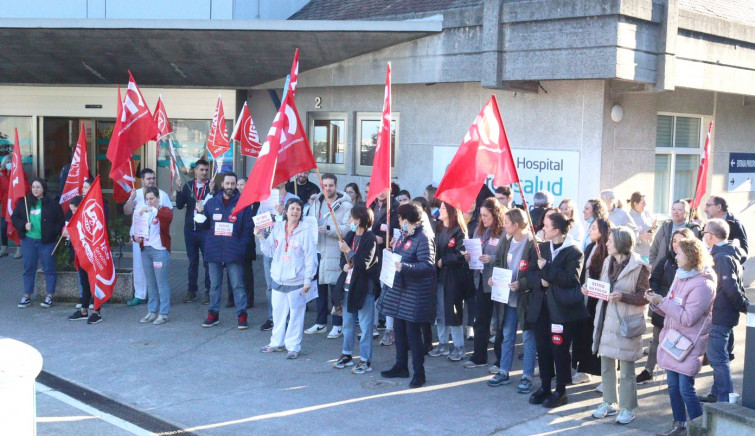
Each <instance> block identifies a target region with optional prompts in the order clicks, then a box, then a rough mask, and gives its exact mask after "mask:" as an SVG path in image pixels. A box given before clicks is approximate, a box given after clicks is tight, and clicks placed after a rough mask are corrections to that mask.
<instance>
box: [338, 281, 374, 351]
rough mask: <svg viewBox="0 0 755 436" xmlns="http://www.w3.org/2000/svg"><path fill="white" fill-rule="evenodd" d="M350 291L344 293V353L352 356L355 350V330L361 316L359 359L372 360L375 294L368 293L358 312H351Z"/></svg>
mask: <svg viewBox="0 0 755 436" xmlns="http://www.w3.org/2000/svg"><path fill="white" fill-rule="evenodd" d="M348 300H349V293H348V291H347V292H344V293H343V330H342V332H343V350H342V351H341V352H342V353H343V354H348V355H349V356H351V355H352V354H353V350H354V330H355V329H356V318H357V316H358V317H359V328H360V329H361V330H362V338H361V339H360V340H359V355H360V357H359V360H361V361H362V362H372V328H373V327H374V326H373V324H374V323H375V296H374V295H373V294H372V293H367V295H366V296H365V297H364V305H363V306H362V308H361V309H360V310H359V311H358V312H357V313H356V314H354V313H351V312H349V307H348V304H349V303H348Z"/></svg>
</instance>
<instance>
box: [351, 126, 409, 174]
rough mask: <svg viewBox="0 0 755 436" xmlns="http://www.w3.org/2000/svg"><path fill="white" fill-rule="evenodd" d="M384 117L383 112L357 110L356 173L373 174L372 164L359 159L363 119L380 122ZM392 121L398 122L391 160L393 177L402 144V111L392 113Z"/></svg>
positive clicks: (355, 138) (355, 137) (355, 139)
mask: <svg viewBox="0 0 755 436" xmlns="http://www.w3.org/2000/svg"><path fill="white" fill-rule="evenodd" d="M382 117H383V113H382V112H357V113H356V116H355V121H354V124H355V127H356V130H355V131H354V174H355V175H358V176H367V177H369V176H371V175H372V165H362V164H361V163H360V162H359V161H360V159H361V152H362V150H361V144H360V141H361V140H362V121H377V122H380V120H381V119H382ZM391 121H392V122H394V121H395V122H396V135H395V144H394V147H393V148H394V150H393V154H394V155H393V156H391V160H392V161H393V165H391V178H394V177H395V174H396V165H395V163H396V162H397V161H398V159H397V156H398V153H399V146H400V144H401V141H400V139H399V138H400V134H401V113H400V112H392V113H391Z"/></svg>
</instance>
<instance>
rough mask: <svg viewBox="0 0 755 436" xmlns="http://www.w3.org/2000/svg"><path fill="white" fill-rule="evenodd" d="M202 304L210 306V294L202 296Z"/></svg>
mask: <svg viewBox="0 0 755 436" xmlns="http://www.w3.org/2000/svg"><path fill="white" fill-rule="evenodd" d="M202 304H204V305H208V304H210V294H204V295H202Z"/></svg>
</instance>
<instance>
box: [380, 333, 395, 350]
mask: <svg viewBox="0 0 755 436" xmlns="http://www.w3.org/2000/svg"><path fill="white" fill-rule="evenodd" d="M395 341H396V337H395V336H394V334H393V330H388V329H385V333H383V339H381V340H380V345H382V346H384V347H388V346H391V345H393V343H394V342H395Z"/></svg>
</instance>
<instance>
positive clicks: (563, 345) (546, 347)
mask: <svg viewBox="0 0 755 436" xmlns="http://www.w3.org/2000/svg"><path fill="white" fill-rule="evenodd" d="M551 323H552V321H551V319H550V314H549V313H548V306H547V304H546V302H545V301H543V304H542V306H541V307H540V317H539V318H538V320H537V323H535V341H536V342H537V361H538V365H539V367H540V381H541V383H542V385H543V387H544V388H545V390H546V391H550V390H551V381H552V380H553V378H554V377H555V378H556V390H557V391H559V392H565V391H566V385H568V384H570V383H571V354H570V353H569V348H570V347H571V343H572V341H573V339H574V333H575V330H576V321H571V322H566V323H563V324H562V325H563V329H564V331H563V332H562V333H560V334H555V333H552V324H551ZM557 336H558V337H557Z"/></svg>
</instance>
